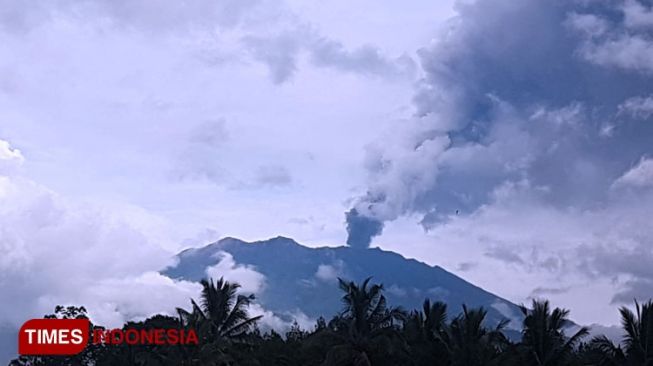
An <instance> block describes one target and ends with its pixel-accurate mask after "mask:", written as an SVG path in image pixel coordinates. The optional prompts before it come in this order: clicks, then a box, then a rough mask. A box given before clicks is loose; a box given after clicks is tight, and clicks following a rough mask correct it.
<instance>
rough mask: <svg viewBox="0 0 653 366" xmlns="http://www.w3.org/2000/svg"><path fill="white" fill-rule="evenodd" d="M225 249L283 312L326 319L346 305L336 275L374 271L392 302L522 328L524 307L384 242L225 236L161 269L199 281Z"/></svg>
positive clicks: (263, 297)
mask: <svg viewBox="0 0 653 366" xmlns="http://www.w3.org/2000/svg"><path fill="white" fill-rule="evenodd" d="M225 252H226V253H229V255H231V256H232V257H233V259H234V261H235V262H236V263H238V265H241V266H249V267H248V268H249V269H251V270H255V271H256V272H258V273H260V274H261V275H263V276H265V282H266V284H265V288H264V289H263V291H262V292H261V293H259V294H257V300H258V301H259V302H260V303H261V304H262V306H263V307H265V309H267V310H270V311H272V312H274V313H275V314H276V315H278V316H281V317H286V318H289V317H292V314H293V313H294V314H297V312H301V313H303V314H305V315H306V316H308V317H309V318H313V319H315V318H317V317H319V316H324V317H325V318H329V317H331V316H332V315H335V314H336V313H337V312H338V311H340V310H341V304H340V299H341V296H342V294H341V293H340V290H339V289H338V285H337V278H338V277H342V278H343V279H346V280H352V281H357V282H359V281H361V280H363V279H365V278H367V277H372V282H375V283H382V284H384V287H385V295H386V297H387V299H388V303H389V304H390V305H392V306H402V307H403V308H405V309H407V310H413V309H420V308H421V304H422V303H423V301H424V300H425V299H426V298H429V299H431V301H438V300H439V301H444V302H446V303H447V304H448V307H449V312H450V315H452V316H453V315H456V314H458V313H459V312H460V311H462V305H463V304H465V305H467V306H468V307H480V306H482V307H484V308H485V309H486V310H487V311H488V323H489V325H494V324H497V323H498V322H499V321H501V320H503V319H508V320H510V321H511V322H510V324H509V328H510V329H513V330H518V329H519V328H520V323H521V313H520V311H519V307H518V306H517V305H516V304H514V303H512V302H510V301H508V300H506V299H504V298H502V297H500V296H497V295H495V294H492V293H490V292H489V291H486V290H484V289H483V288H481V287H479V286H476V285H474V284H472V283H471V282H468V281H466V280H465V279H463V278H461V277H459V276H457V275H455V274H453V273H451V272H448V271H447V270H445V269H444V268H442V267H440V266H437V265H429V264H427V263H424V262H421V261H419V260H417V259H413V258H405V257H404V256H402V255H401V254H399V253H395V252H392V251H386V250H383V249H380V248H366V249H363V248H352V247H348V246H338V247H316V248H312V247H306V246H304V245H301V244H300V243H298V242H297V241H295V240H294V239H292V238H288V237H283V236H277V237H275V238H271V239H267V240H259V241H253V242H247V241H243V240H240V239H238V238H233V237H225V238H223V239H220V240H218V241H217V242H214V243H210V244H208V245H206V246H204V247H200V248H189V249H186V250H183V251H182V252H180V253H179V254H178V255H177V256H176V258H177V263H176V264H175V265H173V266H170V267H168V268H167V269H165V270H164V271H163V274H165V275H167V276H169V277H171V278H174V279H184V280H192V281H198V280H200V279H202V278H206V277H207V269H208V268H209V267H211V266H214V265H216V264H217V263H219V262H220V260H222V259H221V255H222V254H221V253H225Z"/></svg>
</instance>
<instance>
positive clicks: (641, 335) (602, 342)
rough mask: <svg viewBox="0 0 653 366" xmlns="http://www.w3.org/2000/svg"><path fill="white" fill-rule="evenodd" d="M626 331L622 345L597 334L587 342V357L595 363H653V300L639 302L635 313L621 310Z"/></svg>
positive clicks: (645, 365)
mask: <svg viewBox="0 0 653 366" xmlns="http://www.w3.org/2000/svg"><path fill="white" fill-rule="evenodd" d="M619 312H620V313H621V326H622V327H623V330H624V340H623V343H622V345H615V344H614V343H613V342H612V341H611V340H609V339H608V338H607V337H606V336H598V337H594V338H593V339H592V341H591V342H589V343H588V344H587V347H586V348H587V350H586V351H585V357H586V358H587V359H588V361H589V362H592V364H593V365H628V366H635V365H637V366H652V365H653V302H652V301H650V300H649V302H647V303H645V304H643V305H640V304H639V303H638V302H637V301H635V312H634V313H633V312H632V311H631V310H630V309H628V308H626V307H621V308H620V309H619Z"/></svg>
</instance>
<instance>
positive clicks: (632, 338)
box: [619, 300, 653, 366]
mask: <svg viewBox="0 0 653 366" xmlns="http://www.w3.org/2000/svg"><path fill="white" fill-rule="evenodd" d="M635 309H636V313H633V312H632V311H631V310H630V309H628V308H626V307H625V306H624V307H622V308H621V309H619V312H620V313H621V324H622V326H623V328H624V331H625V332H626V335H625V336H624V349H625V352H626V359H627V360H628V362H629V364H630V365H642V366H652V365H653V301H650V300H649V302H647V303H645V304H643V305H642V306H640V304H639V303H637V301H635Z"/></svg>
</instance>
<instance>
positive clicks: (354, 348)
mask: <svg viewBox="0 0 653 366" xmlns="http://www.w3.org/2000/svg"><path fill="white" fill-rule="evenodd" d="M338 281H339V285H340V289H341V290H342V291H343V292H344V293H345V294H344V296H343V297H342V301H343V304H344V306H345V307H344V310H343V311H342V312H341V313H340V315H339V316H337V317H336V319H335V320H334V321H332V322H331V324H330V328H331V329H332V331H333V332H331V335H334V336H335V337H336V338H337V340H338V342H337V345H336V346H334V347H332V348H331V349H330V350H329V352H328V353H327V357H326V360H325V362H324V364H325V365H329V366H331V365H354V366H370V365H371V361H370V357H371V356H372V354H377V353H378V352H389V353H392V351H393V350H392V349H391V348H392V345H393V344H396V343H397V342H396V341H397V339H398V338H399V334H398V331H397V327H396V326H395V325H396V322H397V321H401V320H402V319H403V318H404V313H403V311H402V310H400V309H398V308H388V307H387V304H386V299H385V296H383V294H382V292H383V286H382V285H376V284H375V285H372V286H371V287H369V288H368V285H369V282H370V278H367V279H366V280H365V281H363V283H362V284H361V285H357V284H356V283H354V282H346V281H344V280H342V279H338Z"/></svg>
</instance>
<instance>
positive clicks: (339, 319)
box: [10, 279, 653, 366]
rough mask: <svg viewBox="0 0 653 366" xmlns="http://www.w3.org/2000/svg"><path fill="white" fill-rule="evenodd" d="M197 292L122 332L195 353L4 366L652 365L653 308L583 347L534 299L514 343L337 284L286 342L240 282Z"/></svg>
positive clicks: (78, 314) (120, 352)
mask: <svg viewBox="0 0 653 366" xmlns="http://www.w3.org/2000/svg"><path fill="white" fill-rule="evenodd" d="M202 286H203V291H202V297H201V301H200V302H199V303H197V302H195V301H194V300H192V301H191V309H190V310H184V309H178V315H177V316H176V317H171V316H164V315H156V316H153V317H151V318H149V319H147V320H145V321H142V322H130V323H127V324H125V326H124V328H125V329H127V328H136V329H153V328H184V329H195V330H196V332H197V334H198V338H199V344H198V345H176V346H160V345H159V346H157V345H147V346H144V345H138V346H133V345H132V346H130V345H126V344H123V345H108V346H107V345H89V346H88V347H87V348H86V349H85V350H84V352H83V353H81V354H79V355H76V356H74V357H20V358H18V359H16V360H13V361H12V362H11V363H10V366H19V365H24V366H28V365H53V366H64V365H80V366H81V365H84V366H90V365H97V366H104V365H139V366H145V365H148V366H149V365H152V366H167V365H188V366H191V365H192V366H227V365H230V366H232V365H233V366H235V365H242V366H250V365H251V366H294V365H297V366H299V365H302V366H303V365H309V366H310V365H316V366H317V365H324V366H330V365H333V366H336V365H342V366H367V365H375V366H376V365H379V366H386V365H387V366H390V365H392V366H394V365H415V366H426V365H433V366H440V365H441V366H445V365H446V366H488V365H527V366H530V365H533V366H554V365H561V366H564V365H570V366H571V365H574V366H575V365H597V366H599V365H600V366H603V365H605V366H608V365H623V366H635V365H637V366H653V302H648V303H646V304H643V305H640V304H638V303H635V312H633V311H631V310H630V309H628V308H625V307H624V308H621V309H620V312H621V318H622V326H623V330H624V334H625V336H624V339H623V342H622V343H621V344H614V343H613V342H612V341H610V340H609V339H608V338H607V337H604V336H599V337H594V338H592V339H588V338H589V336H588V329H586V328H579V327H576V326H573V324H572V323H571V322H570V321H569V319H568V316H569V312H568V311H567V310H564V309H559V308H554V309H551V307H550V304H549V302H548V301H533V303H532V305H531V307H530V308H527V307H525V306H522V308H521V310H522V312H523V315H524V320H523V324H522V332H521V339H520V340H514V339H510V338H508V337H507V336H506V334H505V333H504V329H505V327H506V325H507V322H500V323H499V324H497V325H495V326H493V327H489V326H488V325H487V324H486V321H485V320H486V314H487V313H486V311H485V310H484V309H482V308H479V309H469V308H467V307H466V306H463V308H462V312H461V313H460V314H458V315H456V316H450V314H449V309H448V308H447V305H446V304H444V303H442V302H434V303H432V302H431V301H430V300H428V299H427V300H425V301H424V306H423V308H422V309H421V310H413V311H411V312H407V311H405V310H403V309H401V308H394V307H391V306H389V305H388V304H387V303H386V299H385V297H384V296H383V286H382V285H378V284H370V280H369V279H367V280H365V281H364V282H363V283H361V284H356V283H354V282H347V281H343V280H340V288H341V290H342V291H343V296H342V302H343V310H342V311H341V312H340V313H339V314H337V315H336V316H334V317H333V318H332V319H331V320H330V321H328V322H327V321H326V320H325V319H324V318H319V319H318V320H317V322H316V324H315V326H314V328H313V329H309V330H304V329H301V328H300V327H299V325H298V324H297V323H294V325H293V326H292V327H291V328H290V330H289V331H288V332H286V334H285V336H282V335H280V334H279V333H277V332H276V331H274V330H269V331H267V332H264V333H262V332H261V331H260V329H259V327H258V324H257V323H258V321H259V320H260V317H250V316H249V314H248V307H249V306H250V304H251V302H252V301H253V300H254V297H253V296H244V295H239V294H238V293H237V290H238V288H239V286H238V285H237V284H233V283H229V282H227V281H224V280H222V279H220V280H218V281H217V282H213V281H212V280H204V281H202ZM47 317H50V318H68V319H70V318H84V317H86V309H84V308H83V307H79V308H78V307H67V308H64V307H61V306H58V307H57V308H56V309H55V313H54V314H51V315H48V316H47ZM91 327H92V328H96V327H95V326H93V325H91ZM572 329H573V330H574V331H573V332H571V330H572Z"/></svg>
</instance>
